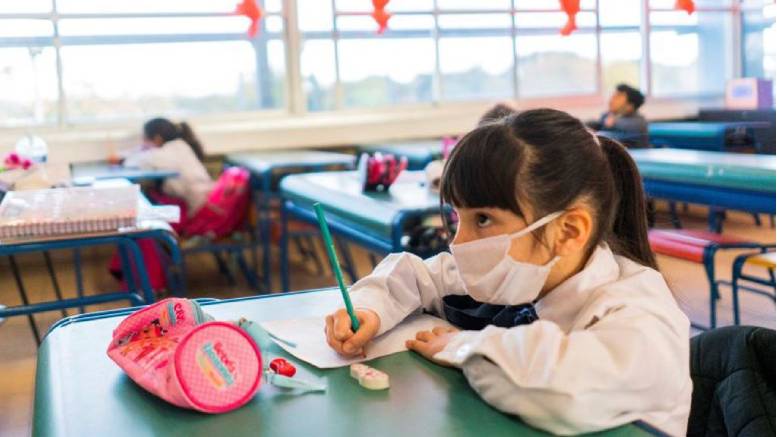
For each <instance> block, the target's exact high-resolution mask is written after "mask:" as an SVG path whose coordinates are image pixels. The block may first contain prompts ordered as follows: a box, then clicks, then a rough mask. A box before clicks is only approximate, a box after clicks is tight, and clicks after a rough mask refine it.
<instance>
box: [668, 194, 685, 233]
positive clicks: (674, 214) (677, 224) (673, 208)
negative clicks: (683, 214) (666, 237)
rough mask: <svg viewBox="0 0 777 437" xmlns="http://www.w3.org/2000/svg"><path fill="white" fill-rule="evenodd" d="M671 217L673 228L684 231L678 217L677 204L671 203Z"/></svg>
mask: <svg viewBox="0 0 777 437" xmlns="http://www.w3.org/2000/svg"><path fill="white" fill-rule="evenodd" d="M669 217H670V220H671V221H672V226H674V227H675V229H682V227H683V224H682V222H681V221H680V217H679V216H678V215H677V203H676V202H671V201H670V202H669Z"/></svg>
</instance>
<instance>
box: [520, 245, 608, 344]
mask: <svg viewBox="0 0 777 437" xmlns="http://www.w3.org/2000/svg"><path fill="white" fill-rule="evenodd" d="M619 275H620V268H619V267H618V263H617V261H616V260H615V255H614V254H613V253H612V251H611V250H610V248H609V247H608V246H607V245H603V246H599V247H597V248H596V250H594V253H593V254H591V257H590V258H589V259H588V262H587V263H586V264H585V267H583V269H582V270H581V271H579V272H578V273H577V274H575V275H574V276H572V277H570V278H569V279H567V280H566V281H564V282H562V283H561V284H560V285H559V286H558V287H556V288H555V289H553V290H552V291H551V292H550V293H548V294H547V295H546V296H545V297H543V298H542V299H540V300H539V301H537V303H535V304H534V308H535V310H536V311H537V314H538V315H539V317H540V320H549V321H551V322H554V323H556V324H557V325H559V326H560V327H561V328H562V329H563V330H564V331H568V330H569V328H570V327H571V326H572V324H573V323H574V319H575V316H576V315H577V314H578V313H579V312H580V310H581V309H582V308H583V306H584V305H585V303H586V301H587V300H588V298H589V296H590V294H591V292H592V291H594V290H596V289H597V288H599V287H600V286H602V285H604V284H607V283H610V282H613V281H615V280H617V279H618V277H619Z"/></svg>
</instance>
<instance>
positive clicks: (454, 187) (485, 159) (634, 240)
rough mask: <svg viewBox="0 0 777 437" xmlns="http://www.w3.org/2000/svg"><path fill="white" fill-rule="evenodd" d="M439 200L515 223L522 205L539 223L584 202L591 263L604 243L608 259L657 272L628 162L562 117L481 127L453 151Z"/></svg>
mask: <svg viewBox="0 0 777 437" xmlns="http://www.w3.org/2000/svg"><path fill="white" fill-rule="evenodd" d="M440 196H441V201H443V202H446V203H449V204H451V205H454V206H457V207H464V208H488V207H491V208H501V209H506V210H510V211H512V212H514V213H515V214H516V215H518V216H519V217H526V215H525V213H524V211H525V210H524V208H522V206H521V202H526V204H529V205H531V210H532V212H533V213H534V214H535V217H542V216H545V215H547V214H551V213H553V212H556V211H563V210H565V209H567V208H569V207H570V206H571V205H572V204H573V203H574V202H575V201H577V200H582V201H584V202H586V204H588V205H589V206H590V207H591V208H592V209H593V212H594V231H593V233H592V235H591V240H590V242H589V247H588V255H589V256H590V254H591V253H593V250H594V249H595V247H596V246H597V245H598V244H599V243H601V242H607V243H608V244H609V245H610V247H611V248H612V250H613V252H614V253H616V254H619V255H622V256H625V257H627V258H629V259H631V260H633V261H635V262H638V263H640V264H642V265H645V266H649V267H652V268H657V265H656V259H655V255H654V254H653V252H652V250H651V249H650V244H649V243H648V236H647V229H648V227H647V212H646V201H645V196H644V192H643V189H642V179H641V178H640V175H639V171H638V170H637V166H636V164H635V163H634V160H632V159H631V156H630V155H629V154H628V152H627V151H626V148H625V147H623V146H622V145H621V144H620V143H618V142H617V141H614V140H612V139H608V138H604V137H595V136H594V134H593V133H592V132H591V131H589V130H588V129H587V128H586V127H585V126H584V125H583V123H582V122H580V120H578V119H576V118H574V117H572V116H571V115H569V114H567V113H566V112H562V111H557V110H554V109H535V110H530V111H525V112H521V113H515V112H513V113H512V114H511V115H507V116H504V117H500V118H497V119H492V121H487V120H485V121H484V122H483V123H481V125H480V126H478V127H477V128H475V129H474V130H473V131H471V132H469V133H468V134H467V135H465V136H464V137H463V138H462V139H461V140H460V141H459V143H458V144H457V145H456V147H455V148H454V149H453V152H452V153H451V156H450V158H449V159H448V161H447V162H446V164H445V169H444V171H443V176H442V180H441V186H440Z"/></svg>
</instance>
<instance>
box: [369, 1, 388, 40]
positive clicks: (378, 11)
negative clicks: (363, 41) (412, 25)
mask: <svg viewBox="0 0 777 437" xmlns="http://www.w3.org/2000/svg"><path fill="white" fill-rule="evenodd" d="M388 2H389V0H372V7H373V11H372V18H373V19H374V20H375V22H376V23H378V34H382V33H383V32H385V31H386V29H388V21H389V18H391V14H389V13H388V12H386V5H388Z"/></svg>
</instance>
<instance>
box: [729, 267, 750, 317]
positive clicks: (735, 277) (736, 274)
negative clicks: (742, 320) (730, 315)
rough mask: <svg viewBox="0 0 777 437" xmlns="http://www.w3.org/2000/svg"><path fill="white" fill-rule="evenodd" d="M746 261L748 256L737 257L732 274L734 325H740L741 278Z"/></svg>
mask: <svg viewBox="0 0 777 437" xmlns="http://www.w3.org/2000/svg"><path fill="white" fill-rule="evenodd" d="M746 261H747V257H746V256H739V257H737V258H736V259H735V260H734V266H733V268H732V272H731V306H732V309H733V311H734V325H739V278H740V277H741V276H742V267H744V265H745V262H746Z"/></svg>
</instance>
